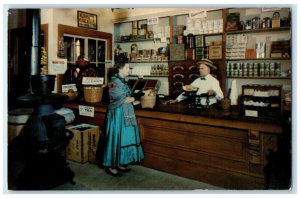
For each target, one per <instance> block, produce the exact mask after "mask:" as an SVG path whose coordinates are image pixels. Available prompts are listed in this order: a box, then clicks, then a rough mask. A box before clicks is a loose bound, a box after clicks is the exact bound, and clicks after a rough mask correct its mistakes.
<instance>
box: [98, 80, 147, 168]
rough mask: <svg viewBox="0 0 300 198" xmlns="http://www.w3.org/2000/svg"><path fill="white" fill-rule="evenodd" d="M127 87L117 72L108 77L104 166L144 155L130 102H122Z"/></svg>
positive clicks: (111, 165)
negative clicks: (108, 101)
mask: <svg viewBox="0 0 300 198" xmlns="http://www.w3.org/2000/svg"><path fill="white" fill-rule="evenodd" d="M130 94H131V91H130V89H129V87H128V86H127V85H126V84H125V82H124V79H123V78H121V77H120V76H119V75H118V74H116V75H115V76H113V77H112V79H111V83H110V86H109V99H110V104H109V106H108V113H107V124H106V129H105V133H106V147H105V149H104V155H103V166H104V167H113V168H115V167H118V166H122V165H128V164H136V163H139V162H141V161H142V160H143V159H144V153H143V150H142V145H141V140H140V134H139V128H138V125H137V121H136V116H135V113H134V109H133V104H132V103H128V104H125V103H124V101H125V98H126V97H127V96H130Z"/></svg>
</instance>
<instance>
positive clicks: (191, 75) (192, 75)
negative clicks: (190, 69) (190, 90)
mask: <svg viewBox="0 0 300 198" xmlns="http://www.w3.org/2000/svg"><path fill="white" fill-rule="evenodd" d="M199 76H200V75H199V74H190V75H189V78H199Z"/></svg>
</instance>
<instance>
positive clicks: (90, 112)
mask: <svg viewBox="0 0 300 198" xmlns="http://www.w3.org/2000/svg"><path fill="white" fill-rule="evenodd" d="M78 110H79V115H82V116H88V117H94V107H91V106H84V105H79V106H78Z"/></svg>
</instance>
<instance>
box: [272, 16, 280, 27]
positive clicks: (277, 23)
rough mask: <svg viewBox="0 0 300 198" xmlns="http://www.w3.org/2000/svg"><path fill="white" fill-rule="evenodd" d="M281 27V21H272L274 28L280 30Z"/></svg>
mask: <svg viewBox="0 0 300 198" xmlns="http://www.w3.org/2000/svg"><path fill="white" fill-rule="evenodd" d="M279 27H280V19H274V18H273V19H272V28H279Z"/></svg>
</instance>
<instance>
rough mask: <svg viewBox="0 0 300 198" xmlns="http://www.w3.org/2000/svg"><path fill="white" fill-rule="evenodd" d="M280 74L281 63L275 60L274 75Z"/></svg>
mask: <svg viewBox="0 0 300 198" xmlns="http://www.w3.org/2000/svg"><path fill="white" fill-rule="evenodd" d="M280 75H281V63H280V62H277V63H276V68H275V76H280Z"/></svg>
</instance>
